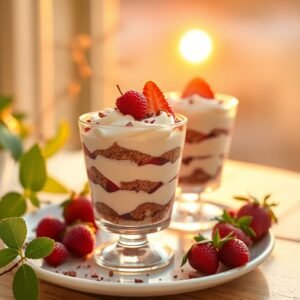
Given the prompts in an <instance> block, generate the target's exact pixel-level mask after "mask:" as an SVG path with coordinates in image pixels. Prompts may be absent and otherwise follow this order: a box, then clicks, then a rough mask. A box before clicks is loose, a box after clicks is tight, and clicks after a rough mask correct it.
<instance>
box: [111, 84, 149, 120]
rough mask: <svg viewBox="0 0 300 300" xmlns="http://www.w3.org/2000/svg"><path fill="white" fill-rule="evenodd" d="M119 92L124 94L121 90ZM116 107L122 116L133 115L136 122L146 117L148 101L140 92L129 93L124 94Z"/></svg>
mask: <svg viewBox="0 0 300 300" xmlns="http://www.w3.org/2000/svg"><path fill="white" fill-rule="evenodd" d="M118 88H119V86H118ZM119 91H120V93H121V94H122V92H121V90H120V88H119ZM116 106H117V108H118V109H119V111H120V112H121V113H122V114H124V115H131V116H133V117H134V118H135V119H136V120H142V119H144V118H145V117H146V113H147V100H146V98H145V96H144V95H143V94H141V93H139V92H136V91H128V92H126V93H124V94H122V95H121V96H120V97H119V98H118V99H117V101H116Z"/></svg>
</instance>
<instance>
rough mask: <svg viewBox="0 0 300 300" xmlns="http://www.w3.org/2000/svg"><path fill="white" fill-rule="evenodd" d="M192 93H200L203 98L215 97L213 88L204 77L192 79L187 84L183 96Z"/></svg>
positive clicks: (188, 95)
mask: <svg viewBox="0 0 300 300" xmlns="http://www.w3.org/2000/svg"><path fill="white" fill-rule="evenodd" d="M192 95H199V96H201V97H203V98H207V99H213V98H214V93H213V91H212V90H211V88H210V86H209V85H208V84H207V82H206V81H204V80H203V79H202V78H199V77H197V78H194V79H192V80H191V81H190V82H189V83H188V84H187V86H186V87H185V89H184V91H183V93H182V98H187V97H190V96H192Z"/></svg>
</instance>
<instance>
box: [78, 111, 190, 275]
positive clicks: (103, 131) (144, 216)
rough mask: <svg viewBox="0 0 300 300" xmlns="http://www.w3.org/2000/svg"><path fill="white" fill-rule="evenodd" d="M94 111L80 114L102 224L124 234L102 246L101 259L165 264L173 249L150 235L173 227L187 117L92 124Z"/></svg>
mask: <svg viewBox="0 0 300 300" xmlns="http://www.w3.org/2000/svg"><path fill="white" fill-rule="evenodd" d="M93 114H95V113H87V114H84V115H82V116H80V117H79V128H80V136H81V141H82V145H83V152H84V158H85V164H86V169H87V174H88V179H89V184H90V188H91V195H92V201H93V206H94V211H95V216H96V223H97V225H98V226H99V227H100V229H102V230H106V231H108V232H111V233H117V234H119V239H118V241H117V242H110V243H108V244H103V245H100V246H99V247H97V249H96V251H95V259H96V262H97V264H98V265H99V266H102V267H105V268H108V269H111V270H115V271H122V272H141V271H149V270H155V269H159V268H162V267H164V266H166V265H168V264H169V263H170V262H171V260H172V258H173V251H172V250H171V249H170V248H169V247H168V246H166V245H164V244H162V243H155V244H152V243H150V242H149V241H148V239H147V234H149V233H154V232H158V231H161V230H163V229H165V228H167V227H168V226H169V223H170V218H171V213H172V208H173V200H174V198H175V192H176V185H177V178H178V172H179V168H180V163H181V155H182V149H183V144H184V139H185V132H186V121H187V120H186V118H185V117H184V116H181V115H177V116H176V122H175V123H174V124H150V123H148V122H147V123H143V122H128V124H126V125H125V126H124V125H123V126H121V125H97V124H93V125H92V124H91V122H90V119H91V116H92V115H93ZM133 123H134V124H133Z"/></svg>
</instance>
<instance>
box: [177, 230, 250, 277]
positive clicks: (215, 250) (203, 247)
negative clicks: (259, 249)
mask: <svg viewBox="0 0 300 300" xmlns="http://www.w3.org/2000/svg"><path fill="white" fill-rule="evenodd" d="M194 240H195V242H196V243H195V244H193V245H192V247H191V248H190V249H189V250H188V252H187V253H186V254H185V255H184V256H183V259H182V264H181V266H183V265H184V264H185V263H186V262H187V261H189V264H190V266H191V267H192V268H194V269H195V270H197V271H199V272H201V273H204V274H206V275H211V274H215V273H216V272H217V270H218V268H219V264H220V262H222V263H223V264H224V265H225V266H227V267H229V268H235V267H239V266H243V265H245V264H246V263H247V262H248V261H249V260H250V253H249V249H248V247H247V246H246V245H245V243H244V242H243V241H241V240H239V239H237V238H235V237H233V236H232V233H230V234H228V235H227V236H226V237H224V238H221V237H220V234H219V231H218V230H217V231H216V232H215V234H214V236H213V239H212V240H209V239H207V238H205V237H204V236H202V235H198V236H195V237H194Z"/></svg>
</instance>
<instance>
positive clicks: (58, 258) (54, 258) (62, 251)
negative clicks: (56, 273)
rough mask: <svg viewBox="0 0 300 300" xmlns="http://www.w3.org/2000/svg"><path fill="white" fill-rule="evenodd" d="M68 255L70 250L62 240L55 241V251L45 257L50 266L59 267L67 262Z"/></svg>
mask: <svg viewBox="0 0 300 300" xmlns="http://www.w3.org/2000/svg"><path fill="white" fill-rule="evenodd" d="M68 256H69V252H68V250H67V249H66V247H65V246H64V245H63V244H62V243H60V242H55V245H54V248H53V251H52V252H51V253H50V255H48V256H47V257H45V261H46V262H47V263H48V264H49V265H50V266H53V267H57V266H59V265H61V264H62V263H63V262H65V260H66V259H67V258H68Z"/></svg>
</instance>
